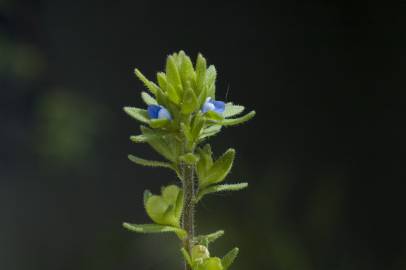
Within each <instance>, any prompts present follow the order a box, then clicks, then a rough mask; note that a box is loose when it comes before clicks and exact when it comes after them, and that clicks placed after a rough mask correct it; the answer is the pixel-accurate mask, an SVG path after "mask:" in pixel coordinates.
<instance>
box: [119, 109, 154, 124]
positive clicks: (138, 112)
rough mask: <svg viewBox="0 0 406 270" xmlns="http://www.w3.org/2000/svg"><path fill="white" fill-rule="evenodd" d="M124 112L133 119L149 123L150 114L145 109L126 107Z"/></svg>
mask: <svg viewBox="0 0 406 270" xmlns="http://www.w3.org/2000/svg"><path fill="white" fill-rule="evenodd" d="M124 111H125V112H126V113H127V114H128V115H129V116H131V117H132V118H134V119H136V120H138V121H140V122H143V123H149V121H150V120H149V117H148V113H147V111H146V110H144V109H140V108H135V107H124Z"/></svg>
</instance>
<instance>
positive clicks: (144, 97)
mask: <svg viewBox="0 0 406 270" xmlns="http://www.w3.org/2000/svg"><path fill="white" fill-rule="evenodd" d="M141 98H142V100H143V101H144V102H145V104H147V105H157V104H158V103H157V102H156V100H155V98H153V97H152V96H151V95H150V94H148V93H147V92H144V91H143V92H141Z"/></svg>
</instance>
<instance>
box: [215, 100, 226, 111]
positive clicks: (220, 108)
mask: <svg viewBox="0 0 406 270" xmlns="http://www.w3.org/2000/svg"><path fill="white" fill-rule="evenodd" d="M213 103H214V107H215V109H214V111H215V112H216V113H220V114H221V113H223V112H224V109H225V108H226V104H225V103H224V102H223V101H213Z"/></svg>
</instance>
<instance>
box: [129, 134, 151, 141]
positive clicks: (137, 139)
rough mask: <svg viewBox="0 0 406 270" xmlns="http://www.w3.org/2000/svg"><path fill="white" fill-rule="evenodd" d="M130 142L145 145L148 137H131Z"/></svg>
mask: <svg viewBox="0 0 406 270" xmlns="http://www.w3.org/2000/svg"><path fill="white" fill-rule="evenodd" d="M130 140H131V141H133V142H135V143H145V142H147V141H148V137H147V136H145V135H136V136H135V135H133V136H130Z"/></svg>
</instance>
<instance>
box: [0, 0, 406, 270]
mask: <svg viewBox="0 0 406 270" xmlns="http://www.w3.org/2000/svg"><path fill="white" fill-rule="evenodd" d="M405 11H406V10H405V2H403V3H402V2H401V1H399V2H390V1H386V2H384V1H375V2H373V1H372V2H371V1H369V2H368V3H366V2H365V3H364V2H357V1H320V2H319V1H307V2H301V1H268V3H267V5H266V4H265V2H263V3H260V2H256V1H245V2H244V3H243V4H240V3H238V1H232V2H228V1H217V2H210V1H199V2H197V1H189V2H188V3H175V2H173V1H162V2H156V1H135V0H133V1H67V0H61V1H59V0H48V1H45V0H44V1H36V2H32V1H22V0H15V1H12V0H1V1H0V124H1V125H0V269H1V270H26V269H27V270H28V269H30V270H48V269H50V270H51V269H52V270H54V269H61V270H64V269H77V270H79V269H98V270H104V269H122V270H125V269H146V270H154V269H180V256H179V254H178V243H177V240H176V239H175V237H174V236H172V235H159V236H157V235H154V236H151V235H138V234H132V233H130V232H128V231H125V230H124V229H123V228H122V227H121V222H122V221H131V222H139V223H142V222H147V220H148V218H147V216H146V215H145V214H144V210H143V206H142V192H143V190H144V189H146V188H148V189H151V190H152V191H154V192H158V190H159V187H160V186H161V185H164V184H167V183H176V179H175V176H174V175H173V174H172V173H170V172H167V171H165V170H163V169H162V170H161V169H158V170H153V169H148V168H143V167H140V166H136V165H134V164H132V163H130V162H129V161H128V160H127V159H126V155H127V153H136V154H137V155H139V156H143V157H147V158H156V157H157V155H156V154H155V153H153V151H152V150H150V149H149V148H148V147H147V146H145V145H134V144H132V143H131V142H130V141H129V140H128V137H129V135H134V134H138V123H136V122H135V121H133V120H131V119H130V118H129V117H127V116H126V115H125V114H124V113H123V112H122V109H121V108H122V107H123V106H124V105H134V106H143V105H142V102H141V99H140V97H139V94H140V90H141V89H142V88H143V87H142V84H141V83H140V82H139V81H137V79H136V78H135V76H134V75H133V69H134V67H138V68H140V69H141V70H142V71H143V72H144V73H145V74H146V75H148V77H150V78H153V76H154V73H155V72H156V71H158V70H162V68H163V65H164V61H165V57H166V56H167V55H168V54H170V53H172V52H174V51H178V50H180V49H183V50H185V51H186V53H188V54H189V55H191V56H192V57H193V58H195V57H196V55H197V53H198V52H202V53H203V54H204V55H205V56H206V58H207V59H208V61H209V63H211V64H215V65H216V67H217V70H218V72H219V77H218V84H217V85H218V88H217V89H218V90H217V93H218V94H217V95H218V97H217V98H218V99H222V100H227V101H233V102H235V103H237V104H243V105H245V106H247V107H248V108H249V109H255V110H256V111H257V116H256V117H255V119H254V120H253V121H251V122H249V123H248V124H245V125H244V126H240V127H233V128H227V129H226V130H225V131H224V132H223V133H222V134H220V135H219V136H217V137H216V138H214V139H213V140H212V144H213V147H214V151H215V153H216V154H217V155H219V154H221V153H222V152H223V151H224V150H226V149H227V148H228V147H234V148H236V149H237V158H236V162H235V166H234V169H233V172H232V174H231V176H230V177H229V180H230V181H231V180H232V181H245V180H246V181H248V182H249V183H250V187H249V189H248V190H246V191H243V192H238V193H234V194H227V195H217V196H212V197H211V198H208V199H205V200H204V202H203V204H202V205H201V206H200V207H199V209H198V230H199V231H200V232H202V233H208V232H212V231H214V230H217V229H224V230H225V231H226V234H225V236H224V238H223V239H222V240H221V241H219V242H218V243H216V244H215V245H214V246H213V250H212V253H213V255H217V256H222V255H223V254H224V253H225V252H226V251H228V249H231V248H232V247H233V246H234V245H237V246H239V247H240V249H241V254H240V256H239V258H238V260H237V262H236V264H235V266H234V267H233V268H232V269H236V270H237V269H245V270H248V269H274V270H297V269H300V270H313V269H315V270H319V269H320V270H325V269H329V270H335V269H337V270H338V269H343V270H351V269H354V270H355V269H357V270H358V269H368V270H369V269H405V268H406V241H405V240H406V235H405V225H406V224H405V222H404V221H403V217H404V215H405V208H404V199H403V197H404V196H405V195H404V193H405V192H404V189H403V188H401V185H400V183H401V182H402V181H404V179H405V177H404V176H405V172H404V171H405V169H404V168H405V165H404V161H405V157H404V153H405V141H404V137H405V135H406V134H405V120H404V110H405V103H404V101H405V95H404V93H403V92H404V88H405V86H406V83H405V79H404V77H405V75H404V74H405V71H406V68H405V64H404V63H405V60H406V57H405V56H406V54H405V45H406V32H405V26H406V24H405V22H404V17H405V14H406V13H405ZM227 89H228V94H226V93H227Z"/></svg>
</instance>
